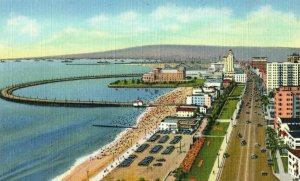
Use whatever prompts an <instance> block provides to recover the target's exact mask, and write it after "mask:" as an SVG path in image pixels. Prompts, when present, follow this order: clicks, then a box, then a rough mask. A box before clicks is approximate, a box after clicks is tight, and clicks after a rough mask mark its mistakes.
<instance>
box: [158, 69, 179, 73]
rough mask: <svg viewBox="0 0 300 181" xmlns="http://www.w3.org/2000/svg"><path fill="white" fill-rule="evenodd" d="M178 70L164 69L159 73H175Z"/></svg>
mask: <svg viewBox="0 0 300 181" xmlns="http://www.w3.org/2000/svg"><path fill="white" fill-rule="evenodd" d="M177 72H178V70H174V69H164V70H161V73H177Z"/></svg>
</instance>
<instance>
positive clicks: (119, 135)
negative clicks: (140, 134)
mask: <svg viewBox="0 0 300 181" xmlns="http://www.w3.org/2000/svg"><path fill="white" fill-rule="evenodd" d="M147 109H148V108H146V109H145V111H144V112H142V114H140V115H139V116H138V117H137V119H136V123H135V124H134V126H136V125H137V124H138V122H139V121H140V118H141V117H142V116H143V115H144V114H145V113H147V111H148V110H147ZM129 129H130V128H125V129H124V130H123V131H121V132H120V133H118V134H117V135H116V136H115V139H114V140H113V141H112V142H109V143H107V144H105V145H104V146H102V147H100V148H99V149H97V150H96V151H94V152H92V153H90V154H87V155H84V156H81V157H79V158H77V159H76V160H75V162H74V164H73V165H72V166H71V167H69V169H68V170H67V171H66V172H64V173H62V174H60V175H58V176H56V177H54V178H52V179H51V181H59V180H62V179H63V178H64V177H65V176H67V175H68V174H70V173H71V171H72V170H73V169H74V168H76V167H77V166H79V165H80V164H82V163H84V162H85V161H87V160H89V158H90V157H95V156H97V155H98V154H99V152H101V151H102V150H105V149H108V148H110V147H112V146H113V145H114V144H116V142H118V141H119V139H121V138H122V136H123V135H124V134H126V132H128V130H129Z"/></svg>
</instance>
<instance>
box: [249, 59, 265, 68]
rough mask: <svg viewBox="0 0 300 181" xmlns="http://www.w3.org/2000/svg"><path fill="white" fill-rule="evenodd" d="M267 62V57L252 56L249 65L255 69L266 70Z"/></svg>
mask: <svg viewBox="0 0 300 181" xmlns="http://www.w3.org/2000/svg"><path fill="white" fill-rule="evenodd" d="M267 63H268V58H267V57H252V61H251V66H252V67H253V68H255V69H259V70H266V66H267Z"/></svg>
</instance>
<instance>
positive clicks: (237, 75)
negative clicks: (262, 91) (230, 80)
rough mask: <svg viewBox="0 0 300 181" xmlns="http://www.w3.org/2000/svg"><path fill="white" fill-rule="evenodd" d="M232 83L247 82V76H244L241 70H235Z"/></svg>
mask: <svg viewBox="0 0 300 181" xmlns="http://www.w3.org/2000/svg"><path fill="white" fill-rule="evenodd" d="M234 81H235V82H238V83H246V82H247V74H245V73H244V71H243V70H242V69H235V73H234Z"/></svg>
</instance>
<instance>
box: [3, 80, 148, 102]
mask: <svg viewBox="0 0 300 181" xmlns="http://www.w3.org/2000/svg"><path fill="white" fill-rule="evenodd" d="M141 76H142V74H116V75H94V76H79V77H70V78H59V79H49V80H41V81H35V82H26V83H21V84H16V85H12V86H9V87H6V88H4V89H1V93H0V98H2V99H5V100H7V101H12V102H18V103H24V104H32V105H47V106H65V107H130V106H133V102H112V101H76V100H56V99H43V98H30V97H24V96H17V95H14V94H13V92H14V91H16V90H18V89H22V88H26V87H31V86H37V85H42V84H50V83H57V82H64V81H75V80H87V79H104V78H121V77H124V78H125V77H141ZM144 106H146V105H144Z"/></svg>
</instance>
